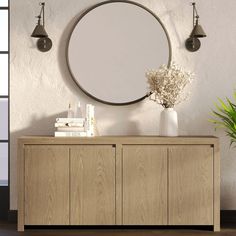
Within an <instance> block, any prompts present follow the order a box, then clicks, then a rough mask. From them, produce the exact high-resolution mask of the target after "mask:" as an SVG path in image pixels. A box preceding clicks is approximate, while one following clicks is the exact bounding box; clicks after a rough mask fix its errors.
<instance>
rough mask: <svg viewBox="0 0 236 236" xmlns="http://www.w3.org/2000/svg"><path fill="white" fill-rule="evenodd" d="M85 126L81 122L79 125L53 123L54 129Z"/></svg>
mask: <svg viewBox="0 0 236 236" xmlns="http://www.w3.org/2000/svg"><path fill="white" fill-rule="evenodd" d="M84 126H85V122H81V123H74V122H71V123H58V122H57V123H55V127H84Z"/></svg>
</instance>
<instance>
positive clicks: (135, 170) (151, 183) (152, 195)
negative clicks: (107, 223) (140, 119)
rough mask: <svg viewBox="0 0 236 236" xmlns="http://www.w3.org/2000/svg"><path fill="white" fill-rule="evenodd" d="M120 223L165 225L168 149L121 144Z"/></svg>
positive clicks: (155, 146)
mask: <svg viewBox="0 0 236 236" xmlns="http://www.w3.org/2000/svg"><path fill="white" fill-rule="evenodd" d="M123 224H124V225H166V224H167V148H166V147H164V146H162V147H161V146H157V145H124V146H123Z"/></svg>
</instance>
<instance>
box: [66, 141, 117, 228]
mask: <svg viewBox="0 0 236 236" xmlns="http://www.w3.org/2000/svg"><path fill="white" fill-rule="evenodd" d="M70 155H71V159H70V181H71V183H70V202H71V204H70V206H71V207H70V218H71V224H72V225H114V224H115V148H114V147H112V145H81V146H77V147H73V148H71V150H70Z"/></svg>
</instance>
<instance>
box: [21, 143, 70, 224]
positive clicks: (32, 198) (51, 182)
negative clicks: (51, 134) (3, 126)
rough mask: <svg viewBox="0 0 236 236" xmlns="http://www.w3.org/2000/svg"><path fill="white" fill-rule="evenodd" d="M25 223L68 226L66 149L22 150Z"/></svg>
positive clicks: (36, 148) (43, 147)
mask: <svg viewBox="0 0 236 236" xmlns="http://www.w3.org/2000/svg"><path fill="white" fill-rule="evenodd" d="M25 224H26V225H68V224H69V148H67V147H65V146H64V147H63V146H56V145H29V146H26V147H25Z"/></svg>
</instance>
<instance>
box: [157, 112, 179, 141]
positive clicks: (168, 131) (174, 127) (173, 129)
mask: <svg viewBox="0 0 236 236" xmlns="http://www.w3.org/2000/svg"><path fill="white" fill-rule="evenodd" d="M160 136H178V115H177V112H176V111H175V110H174V109H173V108H164V110H163V111H162V112H161V117H160Z"/></svg>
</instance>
